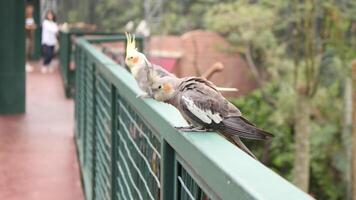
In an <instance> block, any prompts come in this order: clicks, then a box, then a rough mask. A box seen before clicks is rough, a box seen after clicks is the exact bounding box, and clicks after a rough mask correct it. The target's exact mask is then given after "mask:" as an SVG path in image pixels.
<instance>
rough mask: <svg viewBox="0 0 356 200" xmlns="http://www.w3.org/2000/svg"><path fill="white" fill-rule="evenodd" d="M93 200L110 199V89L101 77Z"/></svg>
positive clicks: (98, 87) (98, 85) (97, 97)
mask: <svg viewBox="0 0 356 200" xmlns="http://www.w3.org/2000/svg"><path fill="white" fill-rule="evenodd" d="M96 88H97V89H96V96H95V100H96V117H95V119H96V121H95V123H96V134H97V137H96V140H97V141H96V163H95V188H94V193H95V199H105V200H109V199H111V88H110V83H109V82H107V81H106V80H105V79H104V78H103V77H102V76H101V75H98V76H97V81H96Z"/></svg>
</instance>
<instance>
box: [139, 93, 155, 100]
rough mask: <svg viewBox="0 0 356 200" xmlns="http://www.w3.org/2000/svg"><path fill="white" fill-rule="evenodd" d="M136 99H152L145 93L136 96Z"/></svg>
mask: <svg viewBox="0 0 356 200" xmlns="http://www.w3.org/2000/svg"><path fill="white" fill-rule="evenodd" d="M136 98H138V99H148V98H152V96H151V95H149V94H147V93H143V94H138V95H137V96H136Z"/></svg>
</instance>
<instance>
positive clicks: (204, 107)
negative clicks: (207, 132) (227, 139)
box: [179, 81, 229, 125]
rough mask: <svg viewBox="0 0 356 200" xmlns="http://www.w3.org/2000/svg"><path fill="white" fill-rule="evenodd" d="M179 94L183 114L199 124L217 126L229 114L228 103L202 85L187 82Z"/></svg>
mask: <svg viewBox="0 0 356 200" xmlns="http://www.w3.org/2000/svg"><path fill="white" fill-rule="evenodd" d="M185 87H186V88H185V89H183V90H182V91H181V93H180V97H179V98H180V99H179V102H180V107H181V109H183V112H185V114H186V115H187V116H189V117H190V118H192V119H193V120H194V121H198V122H199V123H204V124H205V125H209V124H211V125H212V124H219V123H220V122H221V121H222V120H223V119H224V117H225V116H228V114H229V102H228V101H227V100H226V99H225V98H224V97H223V96H221V94H220V93H219V92H217V91H216V90H214V89H213V88H211V87H209V86H208V85H205V84H203V83H199V82H195V83H194V81H193V82H192V81H189V82H187V84H186V85H185Z"/></svg>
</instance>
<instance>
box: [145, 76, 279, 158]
mask: <svg viewBox="0 0 356 200" xmlns="http://www.w3.org/2000/svg"><path fill="white" fill-rule="evenodd" d="M151 88H152V94H153V97H154V99H156V100H158V101H163V102H165V103H169V104H171V105H173V106H175V107H176V108H177V109H178V110H179V111H180V113H181V114H182V115H183V117H184V118H185V119H186V120H187V121H188V122H189V123H190V125H191V127H178V129H180V130H182V131H200V130H214V131H217V132H219V133H221V134H223V135H224V136H225V137H227V138H228V139H229V140H233V142H234V143H235V144H236V145H237V146H238V147H240V148H241V149H242V150H244V151H245V152H246V153H248V154H249V155H251V156H252V157H253V158H255V156H254V155H253V154H252V153H251V151H250V150H249V149H248V148H247V147H246V146H245V145H244V144H243V143H242V141H241V140H240V138H239V137H242V138H248V139H255V140H265V139H268V138H271V137H273V135H272V134H270V133H268V132H266V131H263V130H261V129H259V128H257V127H256V126H255V125H254V124H252V123H251V122H249V121H248V120H247V119H245V118H244V117H242V114H241V112H240V110H239V109H238V108H236V107H235V106H234V105H233V104H231V103H230V102H229V101H228V100H226V99H225V98H224V97H223V96H222V95H221V93H220V92H219V91H218V90H217V89H216V86H215V85H214V84H213V83H211V82H209V81H207V80H205V79H203V78H199V77H189V78H176V77H163V78H159V79H154V78H153V79H152V87H151Z"/></svg>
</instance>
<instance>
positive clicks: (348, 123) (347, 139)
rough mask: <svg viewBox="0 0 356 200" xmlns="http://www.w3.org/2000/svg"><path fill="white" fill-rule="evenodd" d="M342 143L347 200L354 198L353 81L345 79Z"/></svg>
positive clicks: (349, 78)
mask: <svg viewBox="0 0 356 200" xmlns="http://www.w3.org/2000/svg"><path fill="white" fill-rule="evenodd" d="M343 115H344V116H343V127H342V143H343V145H344V149H345V155H346V164H345V176H344V179H345V182H346V199H347V200H351V199H352V198H351V197H352V173H351V169H352V140H351V135H352V79H351V77H346V78H345V89H344V111H343Z"/></svg>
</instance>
